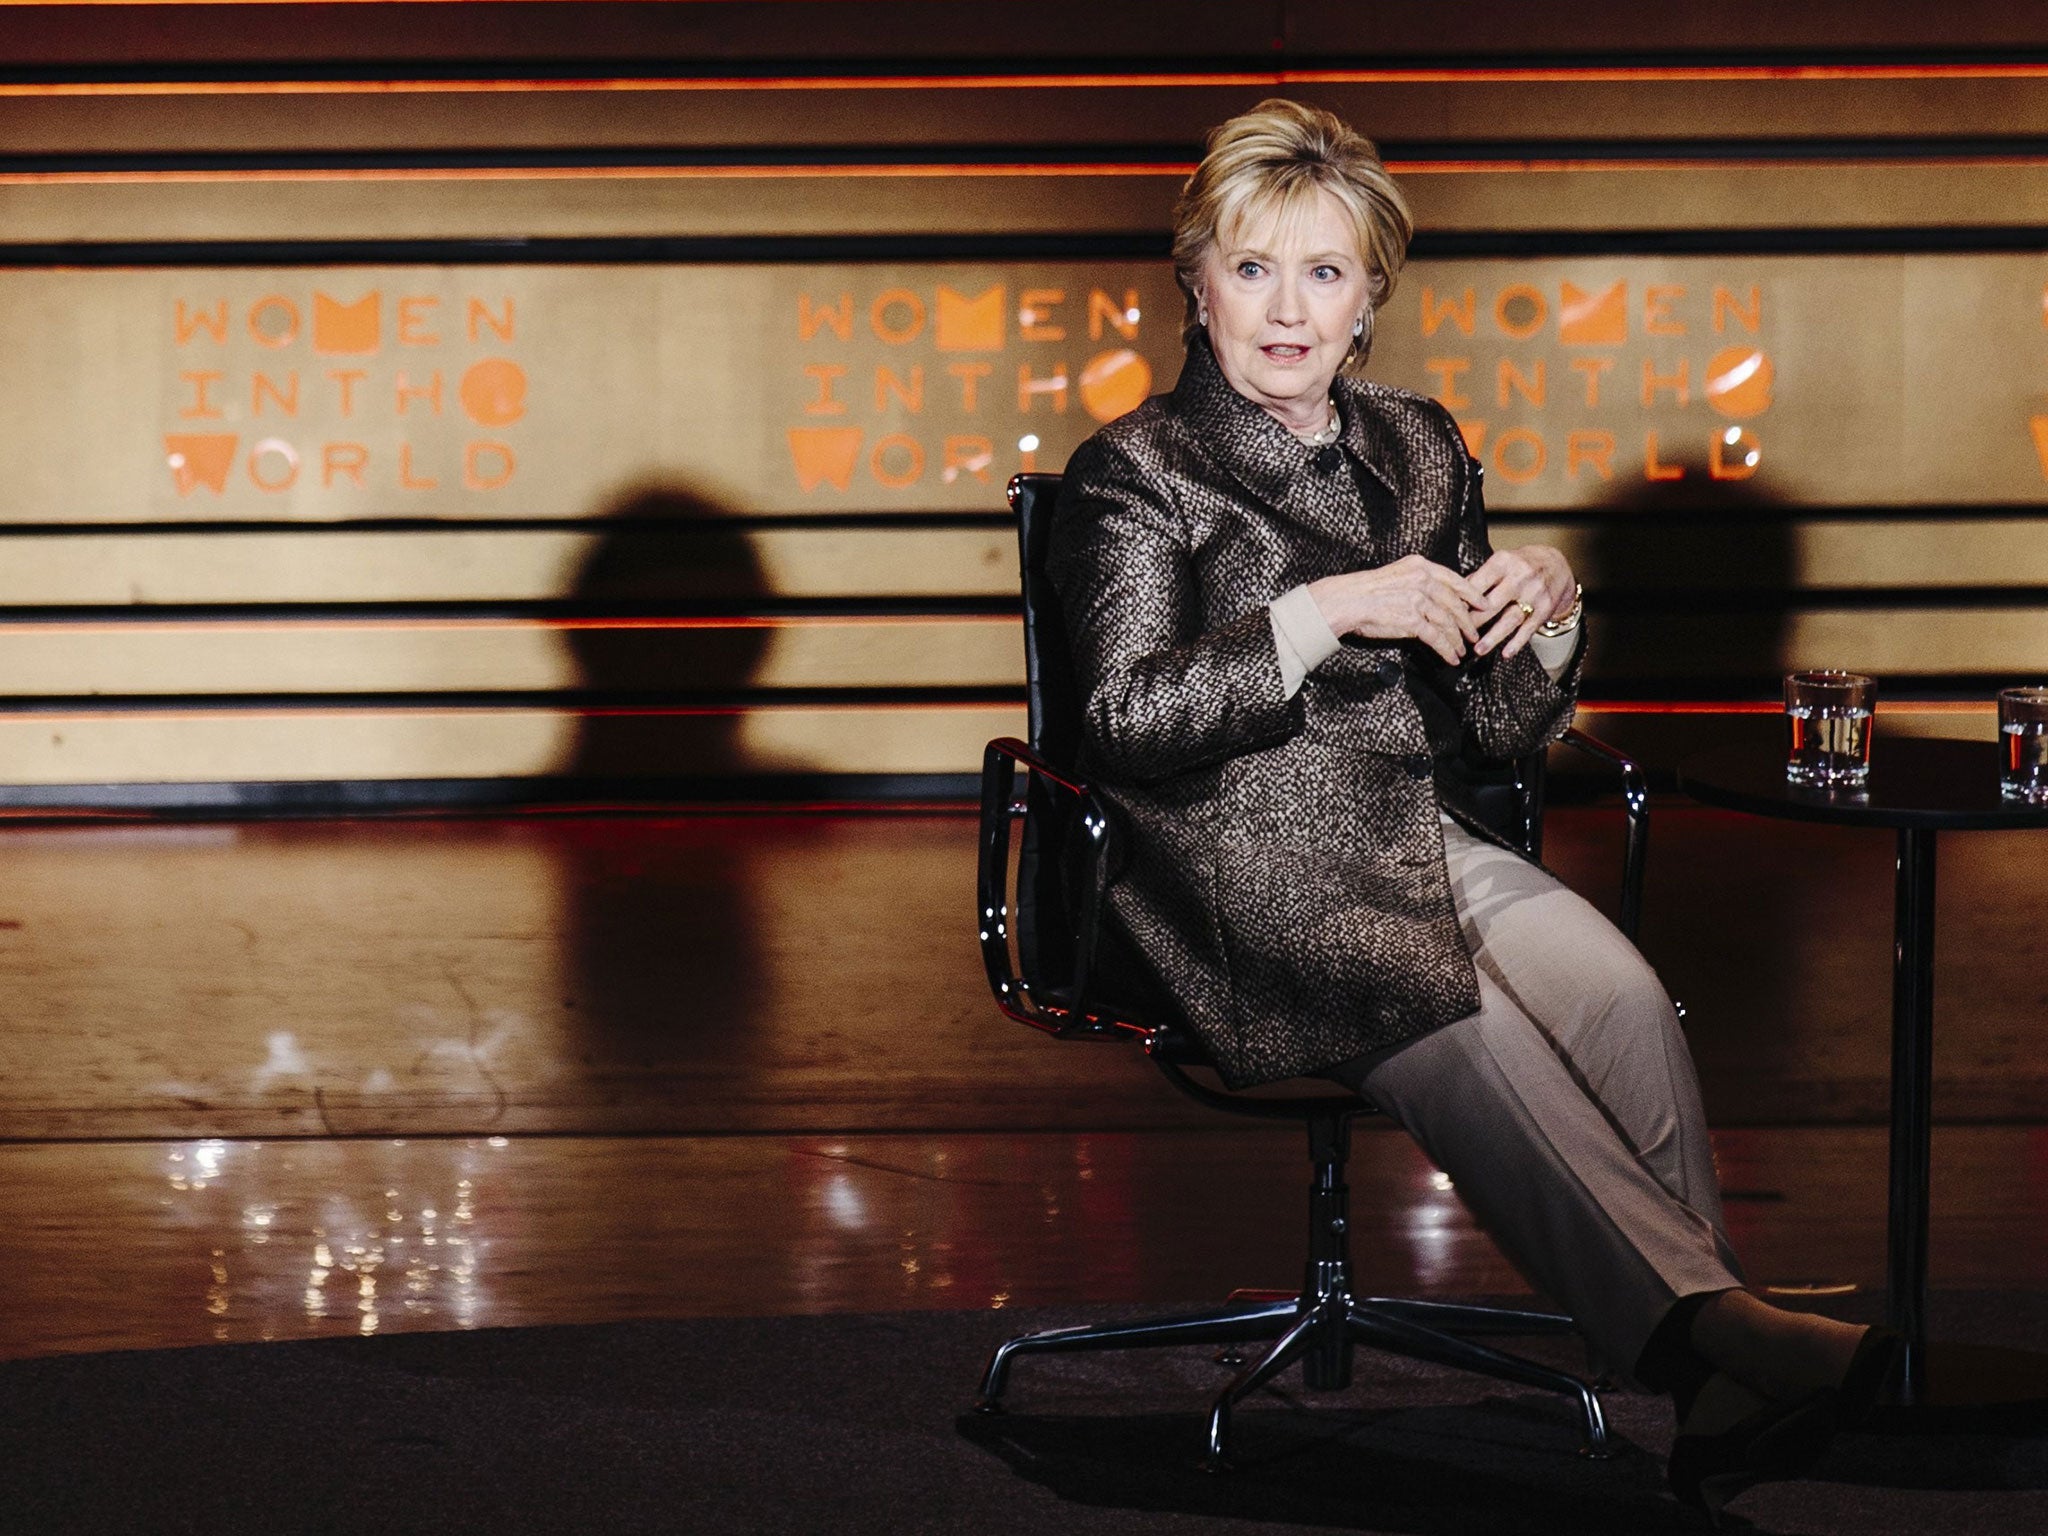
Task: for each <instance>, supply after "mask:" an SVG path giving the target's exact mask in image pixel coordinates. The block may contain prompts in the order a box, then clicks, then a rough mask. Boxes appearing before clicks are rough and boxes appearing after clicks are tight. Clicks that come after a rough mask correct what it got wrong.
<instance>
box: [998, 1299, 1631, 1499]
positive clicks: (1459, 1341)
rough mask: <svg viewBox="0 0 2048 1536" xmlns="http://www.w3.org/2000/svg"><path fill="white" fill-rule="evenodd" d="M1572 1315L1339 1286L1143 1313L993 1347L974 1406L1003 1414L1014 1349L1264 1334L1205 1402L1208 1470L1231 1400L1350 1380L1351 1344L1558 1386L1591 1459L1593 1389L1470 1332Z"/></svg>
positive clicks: (1599, 1426) (1524, 1326) (1543, 1326)
mask: <svg viewBox="0 0 2048 1536" xmlns="http://www.w3.org/2000/svg"><path fill="white" fill-rule="evenodd" d="M1571 1331H1572V1322H1571V1319H1570V1318H1566V1317H1560V1316H1558V1315H1556V1314H1555V1313H1550V1312H1525V1311H1519V1310H1516V1309H1513V1308H1505V1307H1478V1306H1465V1305H1459V1304H1457V1303H1452V1302H1436V1301H1410V1300H1405V1299H1400V1298H1395V1297H1387V1296H1365V1297H1355V1296H1352V1295H1351V1294H1350V1292H1349V1290H1348V1288H1346V1287H1342V1286H1337V1287H1332V1288H1330V1289H1328V1290H1325V1291H1323V1292H1322V1293H1321V1294H1319V1295H1310V1294H1306V1293H1304V1294H1303V1295H1300V1296H1295V1297H1288V1298H1285V1299H1281V1300H1268V1301H1243V1302H1237V1303H1233V1304H1230V1305H1226V1306H1222V1307H1217V1308H1214V1309H1212V1310H1209V1311H1206V1312H1192V1313H1188V1314H1186V1315H1183V1316H1179V1317H1155V1318H1143V1319H1139V1320H1137V1321H1133V1322H1128V1323H1094V1324H1087V1325H1083V1326H1080V1327H1074V1328H1051V1329H1046V1330H1044V1331H1042V1332H1039V1333H1027V1334H1023V1335H1021V1336H1019V1337H1017V1338H1014V1339H1010V1340H1008V1341H1007V1342H1005V1343H1003V1344H999V1345H997V1346H996V1350H995V1353H994V1354H992V1355H991V1356H990V1357H989V1362H988V1369H987V1370H986V1371H984V1372H983V1373H982V1378H981V1393H980V1396H979V1397H978V1399H977V1400H976V1402H975V1407H976V1408H977V1409H978V1410H979V1411H981V1412H983V1413H1000V1412H1002V1395H1003V1388H1004V1386H1005V1384H1006V1382H1007V1380H1008V1377H1009V1370H1010V1361H1011V1359H1012V1357H1014V1356H1016V1355H1020V1354H1036V1353H1047V1354H1051V1353H1058V1352H1063V1351H1070V1350H1084V1349H1148V1348H1156V1347H1160V1346H1164V1345H1174V1344H1181V1345H1186V1344H1247V1343H1255V1342H1261V1341H1270V1343H1269V1346H1268V1348H1267V1349H1266V1351H1265V1352H1264V1353H1263V1354H1261V1355H1260V1356H1259V1357H1258V1358H1257V1359H1254V1360H1250V1361H1247V1362H1246V1363H1245V1364H1244V1365H1243V1366H1242V1368H1240V1369H1239V1370H1238V1372H1237V1374H1236V1375H1234V1376H1233V1377H1231V1379H1230V1380H1229V1382H1228V1383H1226V1384H1225V1386H1224V1388H1223V1390H1222V1391H1221V1392H1219V1393H1217V1394H1216V1397H1215V1399H1214V1401H1213V1402H1212V1403H1211V1404H1210V1407H1209V1428H1208V1438H1207V1443H1206V1445H1205V1446H1204V1449H1203V1455H1202V1465H1203V1466H1204V1467H1206V1468H1208V1469H1209V1470H1210V1471H1213V1472H1222V1471H1227V1470H1228V1469H1229V1466H1230V1423H1231V1414H1232V1412H1233V1410H1234V1409H1235V1408H1236V1406H1237V1404H1238V1403H1240V1402H1242V1401H1243V1400H1244V1399H1245V1398H1247V1397H1249V1396H1250V1395H1251V1394H1252V1393H1254V1392H1256V1391H1257V1390H1258V1389H1259V1388H1260V1387H1262V1386H1264V1385H1265V1384H1266V1383H1267V1382H1269V1381H1271V1380H1272V1379H1273V1378H1274V1377H1275V1376H1277V1375H1279V1374H1280V1372H1282V1371H1283V1370H1285V1369H1286V1368H1287V1367H1288V1366H1290V1365H1292V1364H1294V1362H1295V1361H1297V1360H1299V1361H1300V1362H1301V1365H1302V1380H1303V1383H1304V1385H1306V1386H1307V1387H1309V1388H1310V1389H1311V1390H1316V1391H1336V1390H1341V1389H1342V1388H1344V1387H1347V1386H1349V1385H1350V1384H1351V1355H1352V1351H1353V1349H1354V1348H1356V1347H1357V1346H1358V1345H1361V1344H1363V1345H1367V1346H1370V1347H1371V1348H1374V1349H1381V1350H1385V1351H1386V1352H1388V1353H1389V1354H1395V1355H1404V1356H1406V1357H1408V1358H1410V1359H1414V1360H1427V1361H1431V1362H1434V1363H1435V1364H1438V1365H1448V1366H1454V1367H1456V1368H1457V1369H1459V1370H1465V1371H1472V1372H1475V1373H1477V1374H1479V1375H1482V1376H1491V1377H1494V1378H1495V1379H1497V1380H1500V1381H1513V1382H1519V1383H1521V1384H1522V1385H1524V1386H1530V1387H1537V1388H1540V1389H1542V1390H1544V1391H1547V1392H1556V1393H1559V1394H1561V1395H1563V1396H1566V1397H1570V1398H1572V1399H1574V1400H1575V1401H1576V1403H1577V1404H1578V1408H1579V1416H1580V1443H1579V1453H1580V1454H1581V1455H1583V1456H1588V1457H1592V1458H1594V1459H1596V1460H1597V1459H1605V1458H1606V1457H1608V1456H1611V1455H1613V1450H1612V1448H1611V1447H1610V1445H1609V1443H1608V1438H1607V1417H1606V1415H1605V1414H1604V1413H1603V1412H1602V1411H1601V1408H1600V1399H1599V1398H1598V1396H1596V1395H1595V1394H1594V1391H1593V1389H1592V1387H1590V1386H1589V1385H1587V1384H1586V1383H1585V1382H1583V1381H1581V1380H1579V1378H1578V1377H1576V1376H1572V1375H1569V1374H1568V1373H1566V1372H1564V1371H1559V1370H1554V1369H1552V1368H1551V1367H1549V1366H1546V1365H1539V1364H1537V1363H1536V1362H1535V1361H1533V1360H1525V1359H1523V1358H1522V1357H1521V1356H1519V1355H1511V1354H1508V1353H1506V1352H1505V1351H1502V1350H1498V1349H1494V1348H1493V1347H1491V1346H1490V1345H1486V1344H1480V1343H1476V1342H1474V1340H1473V1338H1472V1337H1471V1336H1472V1335H1483V1334H1532V1333H1569V1332H1571Z"/></svg>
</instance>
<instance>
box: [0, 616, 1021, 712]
mask: <svg viewBox="0 0 2048 1536" xmlns="http://www.w3.org/2000/svg"><path fill="white" fill-rule="evenodd" d="M0 677H5V678H6V679H7V681H8V691H9V692H10V693H13V694H16V695H19V696H23V697H28V696H35V695H46V694H47V695H63V696H77V697H84V696H88V695H91V694H95V693H120V694H160V695H167V696H175V695H181V694H195V695H202V696H204V695H211V694H308V693H328V694H352V693H377V694H391V693H428V694H433V693H541V692H561V693H565V694H576V693H586V692H589V693H598V694H603V695H606V696H611V695H617V694H660V695H666V696H672V697H673V696H689V695H713V696H721V697H727V698H729V697H732V696H734V695H748V694H758V693H762V692H763V691H768V690H777V689H819V688H861V689H879V690H886V691H891V692H901V691H905V690H913V689H920V688H953V689H960V688H975V689H1015V688H1020V687H1022V686H1023V683H1024V657H1023V638H1022V635H1021V633H1020V631H1019V628H1018V622H1017V620H1016V618H1015V617H1014V616H1010V615H996V616H993V617H973V616H965V615H963V616H960V617H944V616H940V615H928V616H916V617H898V618H867V617H860V616H856V615H843V616H834V617H810V618H779V619H746V618H740V619H709V618H699V619H670V620H659V619H644V618H640V619H625V620H614V621H605V620H592V619H585V620H573V619H571V620H558V621H554V622H536V621H534V620H530V619H358V620H354V621H334V620H326V621H323V620H321V619H318V618H311V617H306V618H297V619H277V620H270V621H267V622H266V621H261V620H257V621H237V620H233V619H215V620H199V621H184V622H179V621H156V622H152V621H150V620H148V619H136V620H130V621H125V622H120V623H54V624H34V623H22V624H5V625H0Z"/></svg>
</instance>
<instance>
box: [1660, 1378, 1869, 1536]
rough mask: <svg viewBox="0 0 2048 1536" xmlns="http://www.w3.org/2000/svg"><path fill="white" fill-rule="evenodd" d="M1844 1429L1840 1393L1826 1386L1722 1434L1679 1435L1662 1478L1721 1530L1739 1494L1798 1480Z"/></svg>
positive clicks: (1757, 1414) (1768, 1409)
mask: <svg viewBox="0 0 2048 1536" xmlns="http://www.w3.org/2000/svg"><path fill="white" fill-rule="evenodd" d="M1841 1427H1842V1405H1841V1394H1840V1392H1839V1391H1838V1390H1837V1389H1836V1388H1833V1387H1825V1388H1822V1389H1821V1390H1819V1391H1817V1392H1810V1393H1808V1394H1807V1395H1806V1396H1805V1397H1802V1398H1797V1399H1795V1400H1794V1401H1792V1402H1789V1403H1772V1404H1771V1405H1770V1406H1769V1407H1766V1408H1759V1409H1758V1410H1757V1411H1756V1412H1755V1413H1752V1414H1751V1415H1750V1416H1749V1417H1748V1418H1746V1419H1744V1420H1742V1422H1740V1423H1739V1424H1735V1425H1733V1426H1731V1427H1730V1428H1728V1429H1725V1430H1723V1431H1721V1433H1720V1434H1718V1435H1680V1436H1679V1437H1678V1438H1677V1439H1676V1440H1675V1441H1673V1442H1672V1445H1671V1460H1670V1462H1669V1464H1668V1465H1667V1466H1666V1468H1665V1474H1664V1475H1665V1477H1666V1479H1667V1480H1668V1481H1669V1483H1670V1484H1671V1491H1672V1492H1673V1493H1674V1494H1676V1495H1677V1496H1678V1499H1679V1502H1680V1503H1682V1504H1690V1505H1692V1507H1693V1508H1695V1509H1702V1510H1705V1511H1706V1513H1707V1518H1708V1519H1709V1520H1711V1521H1712V1522H1713V1523H1714V1524H1715V1525H1716V1526H1718V1525H1720V1523H1721V1511H1722V1510H1723V1509H1724V1508H1726V1507H1727V1504H1728V1502H1729V1501H1730V1500H1731V1499H1733V1498H1734V1497H1735V1496H1736V1495H1737V1494H1739V1493H1741V1492H1742V1491H1743V1490H1744V1489H1745V1488H1749V1487H1752V1486H1754V1485H1755V1484H1757V1483H1763V1482H1771V1481H1774V1480H1777V1479H1781V1478H1788V1477H1797V1476H1798V1475H1799V1474H1800V1473H1801V1472H1804V1471H1805V1470H1806V1469H1807V1468H1808V1467H1810V1466H1812V1465H1813V1464H1814V1463H1815V1462H1817V1461H1819V1460H1820V1458H1821V1456H1822V1454H1823V1453H1824V1452H1825V1451H1826V1450H1827V1448H1828V1443H1829V1442H1830V1441H1832V1440H1833V1439H1834V1438H1835V1432H1836V1431H1837V1430H1838V1429H1840V1428H1841Z"/></svg>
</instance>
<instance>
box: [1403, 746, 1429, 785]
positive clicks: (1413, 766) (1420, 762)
mask: <svg viewBox="0 0 2048 1536" xmlns="http://www.w3.org/2000/svg"><path fill="white" fill-rule="evenodd" d="M1407 768H1408V777H1409V778H1411V779H1426V778H1428V777H1429V759H1428V758H1427V757H1425V756H1424V755H1423V754H1422V753H1420V752H1415V753H1411V754H1410V755H1409V758H1408V762H1407Z"/></svg>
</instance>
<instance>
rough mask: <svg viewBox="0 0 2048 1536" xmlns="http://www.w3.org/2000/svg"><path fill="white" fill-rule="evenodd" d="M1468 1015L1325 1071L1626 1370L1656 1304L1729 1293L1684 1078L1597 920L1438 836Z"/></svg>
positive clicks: (1646, 989)
mask: <svg viewBox="0 0 2048 1536" xmlns="http://www.w3.org/2000/svg"><path fill="white" fill-rule="evenodd" d="M1444 840H1445V848H1446V853H1447V854H1448V857H1449V864H1450V875H1451V889H1452V892H1453V894H1454V896H1455V898H1456V901H1457V905H1458V916H1459V920H1460V922H1461V923H1462V924H1463V927H1464V930H1465V937H1466V939H1467V941H1468V942H1469V943H1470V945H1471V947H1472V954H1473V957H1474V959H1475V960H1476V961H1477V964H1478V971H1479V996H1480V1008H1479V1012H1477V1013H1475V1014H1473V1015H1472V1016H1471V1017H1469V1018H1465V1019H1460V1020H1458V1021H1457V1022H1456V1023H1454V1024H1449V1025H1446V1026H1445V1027H1444V1028H1442V1029H1439V1030H1436V1031H1433V1032H1432V1033H1430V1034H1427V1035H1424V1036H1422V1037H1421V1038H1419V1039H1416V1040H1412V1041H1409V1042H1407V1043H1405V1044H1403V1045H1400V1046H1397V1047H1395V1048H1394V1049H1392V1050H1390V1051H1383V1052H1379V1053H1376V1054H1374V1055H1372V1056H1367V1057H1361V1058H1359V1059H1358V1060H1357V1061H1354V1062H1349V1063H1346V1064H1345V1066H1343V1067H1340V1068H1338V1069H1337V1071H1336V1073H1335V1074H1333V1075H1335V1076H1337V1077H1339V1078H1340V1079H1341V1080H1342V1081H1344V1082H1346V1083H1347V1084H1348V1085H1349V1086H1351V1087H1354V1088H1356V1089H1357V1090H1358V1091H1360V1092H1362V1093H1363V1094H1364V1095H1365V1096H1366V1097H1368V1098H1369V1099H1371V1100H1372V1102H1373V1103H1374V1104H1376V1105H1377V1106H1378V1107H1379V1108H1380V1109H1381V1110H1382V1111H1383V1112H1385V1113H1386V1114H1387V1115H1389V1116H1390V1117H1391V1118H1393V1119H1394V1120H1395V1121H1397V1122H1398V1123H1399V1124H1400V1125H1401V1126H1402V1127H1403V1128H1404V1129H1406V1130H1407V1131H1408V1133H1409V1134H1410V1135H1411V1136H1413V1137H1414V1138H1415V1140H1416V1141H1417V1142H1418V1143H1420V1144H1421V1146H1422V1149H1423V1150H1424V1151H1425V1152H1426V1153H1428V1154H1429V1157H1430V1159H1431V1161H1433V1162H1434V1163H1435V1164H1436V1165H1437V1167H1438V1168H1440V1169H1442V1170H1443V1172H1444V1173H1446V1174H1447V1175H1449V1176H1450V1179H1451V1182H1452V1184H1453V1185H1454V1186H1455V1187H1456V1189H1457V1192H1458V1194H1459V1196H1460V1198H1461V1199H1463V1200H1464V1202H1465V1204H1466V1205H1467V1206H1468V1207H1469V1208H1470V1209H1471V1211H1472V1214H1473V1215H1474V1216H1475V1217H1476V1218H1477V1219H1478V1221H1479V1224H1480V1225H1481V1226H1482V1227H1484V1228H1485V1229H1486V1231H1487V1232H1488V1234H1490V1235H1491V1236H1492V1238H1493V1239H1494V1241H1495V1242H1496V1243H1498V1244H1499V1245H1500V1248H1501V1250H1502V1251H1503V1252H1504V1253H1505V1254H1506V1255H1507V1257H1508V1258H1509V1260H1510V1261H1511V1262H1513V1263H1514V1264H1515V1266H1516V1267H1517V1268H1519V1269H1520V1270H1521V1271H1522V1273H1523V1274H1524V1275H1525V1276H1526V1277H1527V1278H1528V1279H1529V1281H1530V1283H1531V1284H1532V1285H1534V1286H1535V1287H1536V1288H1537V1289H1538V1290H1540V1291H1542V1292H1543V1293H1545V1294H1546V1295H1548V1296H1549V1297H1550V1298H1551V1299H1552V1300H1554V1301H1555V1302H1557V1303H1558V1304H1559V1305H1560V1306H1562V1307H1563V1308H1564V1309H1565V1310H1566V1311H1567V1312H1569V1313H1570V1314H1571V1315H1572V1317H1573V1319H1574V1320H1575V1321H1577V1323H1578V1324H1579V1326H1580V1328H1581V1330H1582V1331H1583V1332H1584V1334H1585V1336H1586V1340H1587V1343H1588V1345H1589V1347H1590V1348H1591V1351H1592V1355H1593V1359H1594V1365H1595V1369H1596V1370H1599V1371H1611V1372H1622V1373H1626V1372H1627V1371H1629V1370H1630V1369H1631V1368H1632V1367H1633V1366H1634V1365H1635V1363H1636V1359H1637V1357H1638V1356H1639V1355H1640V1354H1641V1353H1642V1349H1643V1345H1644V1343H1645V1342H1646V1341H1647V1340H1648V1339H1649V1336H1650V1333H1651V1331H1652V1330H1653V1329H1654V1328H1655V1327H1656V1326H1657V1324H1658V1322H1659V1321H1660V1320H1661V1319H1662V1318H1663V1316H1664V1314H1665V1312H1666V1311H1668V1310H1669V1309H1670V1307H1671V1304H1672V1303H1673V1302H1674V1301H1676V1300H1678V1299H1679V1298H1680V1297H1682V1296H1688V1295H1691V1294H1693V1293H1695V1292H1698V1291H1720V1290H1726V1289H1728V1288H1730V1287H1731V1286H1737V1285H1740V1284H1741V1283H1742V1280H1741V1274H1740V1271H1739V1269H1738V1267H1737V1263H1736V1259H1735V1255H1734V1253H1733V1251H1732V1250H1731V1249H1730V1248H1729V1245H1728V1240H1727V1236H1726V1233H1725V1231H1724V1230H1723V1227H1722V1222H1721V1193H1720V1187H1719V1184H1718V1182H1717V1180H1716V1178H1715V1175H1714V1154H1713V1147H1712V1145H1711V1144H1710V1143H1709V1141H1708V1138H1707V1126H1706V1118H1705V1115H1704V1113H1703V1111H1702V1109H1701V1106H1700V1093H1699V1080H1698V1078H1697V1077H1696V1076H1695V1074H1694V1072H1693V1065H1692V1057H1691V1055H1690V1054H1689V1053H1688V1051H1687V1050H1686V1045H1685V1037H1684V1035H1683V1034H1682V1033H1681V1032H1680V1030H1679V1025H1678V1016H1677V1013H1676V1011H1675V1010H1674V1009H1673V1008H1672V1006H1671V1000H1670V998H1669V997H1668V996H1666V994H1665V992H1664V988H1663V985H1662V984H1661V983H1660V982H1659V981H1658V980H1657V975H1656V973H1655V972H1654V971H1652V970H1651V969H1650V967H1649V964H1648V963H1647V962H1646V961H1645V960H1644V959H1643V957H1642V956H1641V955H1640V954H1638V953H1637V952H1636V949H1635V946H1634V945H1632V944H1630V943H1629V941H1628V940H1627V939H1625V938H1623V937H1622V935H1621V933H1620V931H1619V930H1618V929H1616V928H1615V927H1614V925H1613V924H1612V923H1610V922H1608V921H1607V919H1606V918H1604V917H1602V916H1601V915H1600V913H1599V912H1598V911H1596V910H1595V909H1594V908H1593V907H1592V906H1590V905H1589V904H1588V903H1586V902H1585V901H1583V900H1581V899H1580V898H1579V897H1578V896H1576V895H1574V894H1573V893H1572V892H1571V891H1570V890H1568V889H1567V888H1566V887H1565V886H1564V885H1562V884H1560V883H1559V882H1558V881H1557V880H1556V879H1554V878H1553V877H1552V876H1550V875H1549V874H1547V873H1545V872H1544V871H1543V870H1541V869H1539V868H1537V867H1536V866H1535V865H1533V864H1531V863H1529V862H1528V861H1527V860H1525V859H1521V858H1517V857H1516V856H1515V855H1513V854H1511V853H1508V852H1506V851H1504V850H1502V849H1499V848H1496V847H1494V846H1492V845H1491V844H1489V843H1485V842H1482V841H1480V840H1479V839H1478V838H1475V837H1473V836H1471V835H1470V834H1469V833H1467V832H1466V831H1464V829H1463V828H1460V827H1458V826H1455V825H1452V824H1450V823H1448V822H1446V824H1445V826H1444Z"/></svg>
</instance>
